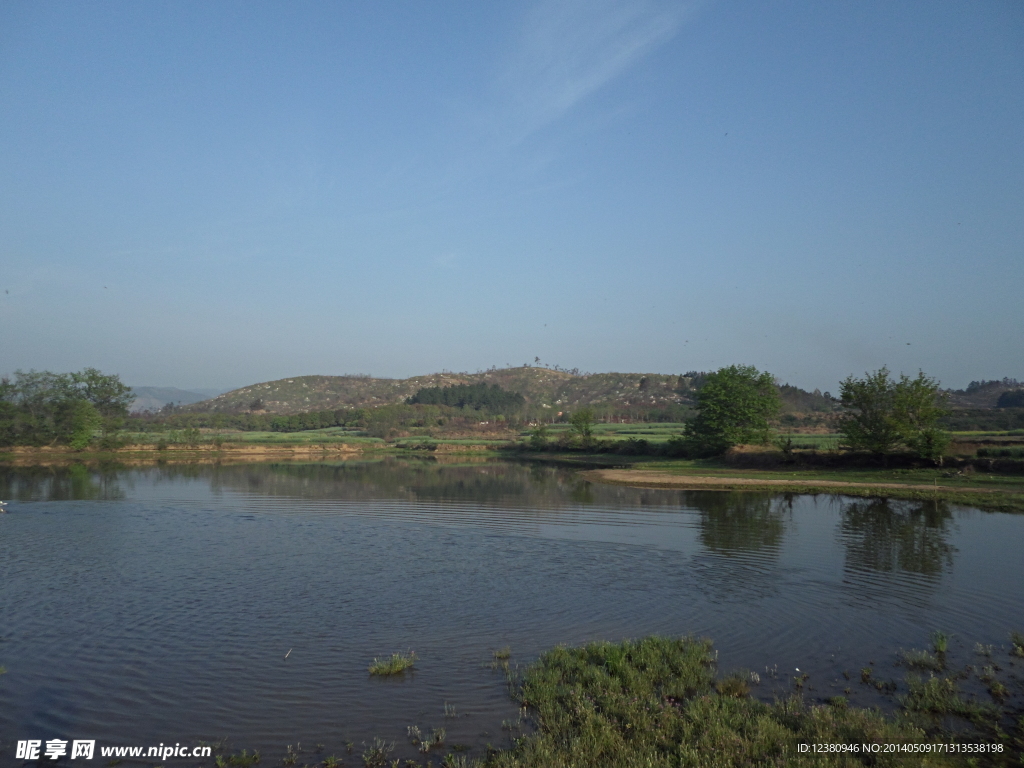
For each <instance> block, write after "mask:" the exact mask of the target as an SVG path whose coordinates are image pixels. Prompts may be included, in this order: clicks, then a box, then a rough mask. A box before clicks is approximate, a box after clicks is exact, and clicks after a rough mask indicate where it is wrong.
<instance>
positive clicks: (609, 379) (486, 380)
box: [183, 367, 695, 414]
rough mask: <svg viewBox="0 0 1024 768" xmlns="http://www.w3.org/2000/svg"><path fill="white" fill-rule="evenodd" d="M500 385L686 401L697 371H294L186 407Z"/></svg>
mask: <svg viewBox="0 0 1024 768" xmlns="http://www.w3.org/2000/svg"><path fill="white" fill-rule="evenodd" d="M480 383H483V384H488V385H491V384H497V385H498V386H499V387H501V388H502V389H504V390H507V391H510V392H518V393H519V394H521V395H522V396H523V397H524V398H525V400H526V403H527V407H531V408H535V409H552V410H554V411H562V410H572V409H573V408H579V407H585V406H590V407H602V406H609V407H613V408H616V409H628V408H638V409H644V410H648V409H651V408H658V407H666V406H678V405H690V404H692V402H693V393H694V392H695V383H694V376H676V375H666V374H659V373H592V374H583V375H578V374H574V373H569V372H567V371H555V370H551V369H548V368H529V367H523V368H502V369H492V370H489V371H483V372H480V373H434V374H429V375H426V376H414V377H412V378H409V379H375V378H370V377H368V376H297V377H294V378H290V379H278V380H277V381H268V382H262V383H260V384H253V385H251V386H248V387H242V388H241V389H236V390H233V391H231V392H226V393H225V394H223V395H220V396H218V397H215V398H212V399H210V400H206V401H203V402H200V403H195V404H194V405H189V406H186V407H185V408H184V409H183V410H184V411H186V412H191V413H241V412H245V411H262V412H266V413H272V414H293V413H301V412H305V411H323V410H333V409H338V408H372V407H375V406H379V405H387V404H393V403H402V402H405V400H406V399H408V398H410V397H412V396H413V395H415V394H416V393H417V392H418V391H419V390H421V389H423V388H426V387H449V386H453V385H456V384H480Z"/></svg>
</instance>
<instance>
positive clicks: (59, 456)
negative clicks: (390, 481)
mask: <svg viewBox="0 0 1024 768" xmlns="http://www.w3.org/2000/svg"><path fill="white" fill-rule="evenodd" d="M362 452H363V448H361V447H359V446H355V445H349V444H348V443H309V444H291V445H249V444H246V443H224V444H223V445H219V446H217V445H212V444H202V445H195V446H189V445H169V446H167V447H166V448H158V447H157V446H155V445H133V446H128V447H125V448H120V449H118V450H116V451H103V452H94V451H72V450H69V449H68V448H67V447H62V446H52V447H51V446H42V447H35V446H16V447H13V448H7V449H4V450H3V451H0V455H2V458H0V463H3V464H8V465H11V464H13V465H20V466H25V465H36V464H38V465H46V464H66V463H74V462H79V461H96V460H102V459H109V460H113V461H117V462H122V463H129V464H133V463H152V462H158V461H187V462H220V461H253V460H257V461H258V460H260V459H299V458H312V457H317V458H321V457H324V456H328V457H334V458H346V457H350V456H355V455H358V454H360V453H362Z"/></svg>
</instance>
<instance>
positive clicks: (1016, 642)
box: [1010, 632, 1024, 656]
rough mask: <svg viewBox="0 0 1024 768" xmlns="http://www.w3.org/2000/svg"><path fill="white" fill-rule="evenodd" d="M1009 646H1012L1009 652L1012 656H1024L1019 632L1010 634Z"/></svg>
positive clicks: (1023, 637) (1023, 640) (1022, 639)
mask: <svg viewBox="0 0 1024 768" xmlns="http://www.w3.org/2000/svg"><path fill="white" fill-rule="evenodd" d="M1010 644H1011V645H1012V646H1013V648H1012V649H1011V652H1012V653H1013V655H1014V656H1024V635H1022V634H1021V633H1020V632H1011V633H1010Z"/></svg>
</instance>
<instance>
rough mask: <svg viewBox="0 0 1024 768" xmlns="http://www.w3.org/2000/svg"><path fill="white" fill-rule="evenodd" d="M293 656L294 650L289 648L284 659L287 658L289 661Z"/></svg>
mask: <svg viewBox="0 0 1024 768" xmlns="http://www.w3.org/2000/svg"><path fill="white" fill-rule="evenodd" d="M291 655H292V649H291V648H289V649H288V653H286V654H285V655H284V657H285V658H286V659H287V658H288V657H289V656H291Z"/></svg>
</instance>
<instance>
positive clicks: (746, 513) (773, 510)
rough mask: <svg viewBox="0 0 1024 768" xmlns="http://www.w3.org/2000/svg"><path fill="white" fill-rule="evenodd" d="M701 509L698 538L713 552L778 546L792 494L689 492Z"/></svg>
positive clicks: (695, 504)
mask: <svg viewBox="0 0 1024 768" xmlns="http://www.w3.org/2000/svg"><path fill="white" fill-rule="evenodd" d="M687 502H688V503H689V505H690V506H693V507H696V508H697V509H698V510H700V540H701V542H703V544H704V546H705V547H707V548H708V549H710V550H711V551H713V552H717V553H719V554H723V555H732V554H736V553H742V552H754V551H758V550H764V549H777V548H778V546H779V544H780V543H781V542H782V537H783V534H784V533H785V532H786V521H787V518H788V517H789V514H790V512H791V510H792V498H791V497H782V496H774V495H772V494H767V493H741V492H731V493H730V492H722V491H700V492H692V493H690V494H689V495H688V496H687Z"/></svg>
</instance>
